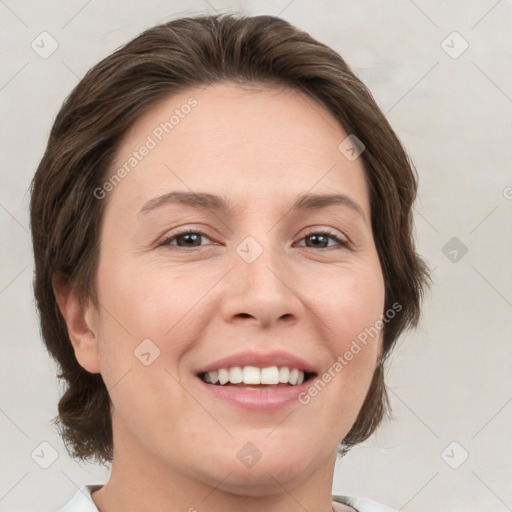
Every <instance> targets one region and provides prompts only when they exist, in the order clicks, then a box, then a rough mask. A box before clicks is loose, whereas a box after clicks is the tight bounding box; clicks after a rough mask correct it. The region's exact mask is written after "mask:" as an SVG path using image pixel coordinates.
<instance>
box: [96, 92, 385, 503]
mask: <svg viewBox="0 0 512 512" xmlns="http://www.w3.org/2000/svg"><path fill="white" fill-rule="evenodd" d="M172 115H174V117H171V116H172ZM165 123H167V124H165ZM346 137H347V133H345V132H344V130H343V129H342V128H341V127H340V126H339V124H338V123H337V122H336V120H335V119H334V118H333V117H332V116H331V115H330V114H329V113H328V112H327V111H326V110H325V109H324V108H323V107H322V106H321V105H319V104H317V103H316V102H314V101H313V100H312V99H310V98H307V97H305V96H302V95H300V94H299V93H297V92H294V91H291V90H278V89H266V88H263V87H261V88H257V89H256V88H252V89H251V90H249V89H248V88H240V87H237V86H235V85H230V84H216V85H213V86H210V87H207V88H201V89H193V90H192V89H191V90H189V91H187V92H185V93H182V94H179V95H174V96H172V97H170V98H168V99H166V100H165V101H163V102H161V103H160V104H158V105H157V106H155V107H154V108H152V110H150V111H149V112H147V113H146V114H145V115H144V116H143V117H142V118H140V119H139V120H138V122H137V123H136V124H135V125H134V126H133V127H132V129H131V131H130V132H129V133H128V134H127V135H126V137H125V138H124V140H123V143H122V145H121V147H120V149H119V152H118V156H117V160H116V162H115V165H114V166H113V168H112V173H115V172H117V177H118V178H119V179H114V180H111V181H110V182H108V183H107V185H106V186H105V187H104V190H107V191H108V193H107V194H106V197H105V198H103V199H102V198H101V197H102V195H103V193H102V192H101V191H98V190H97V191H96V195H97V196H98V197H99V199H98V200H103V201H106V209H105V212H104V217H103V224H102V229H101V249H100V258H99V266H98V271H97V276H96V289H97V294H98V300H99V304H100V306H99V307H98V309H96V308H93V307H92V306H90V307H89V309H88V310H87V322H88V324H89V326H90V327H91V329H92V331H94V333H95V340H96V343H97V345H96V349H97V365H98V370H99V371H101V374H102V377H103V379H104V381H105V383H106V386H107V388H108V389H109V392H110V395H111V399H112V402H113V405H114V407H113V425H114V443H115V451H117V453H120V452H121V451H122V450H125V451H128V450H129V451H130V454H131V455H130V456H131V460H132V463H136V461H138V462H139V463H140V464H142V463H147V462H148V461H151V463H152V464H153V465H154V467H159V468H166V469H167V470H169V471H173V470H174V471H176V472H179V473H180V474H182V475H186V476H188V477H190V478H193V479H195V480H197V481H200V482H203V483H205V484H208V485H213V486H215V487H217V486H219V482H220V481H222V484H221V485H220V486H219V487H218V488H219V489H224V490H228V491H230V492H235V493H240V494H242V493H245V494H248V495H251V494H252V495H257V494H259V493H260V492H271V491H272V490H273V489H277V488H278V487H277V485H276V481H278V482H279V484H280V485H282V486H284V487H285V488H286V487H287V486H292V485H295V484H297V483H298V482H300V481H303V480H305V479H307V478H308V477H311V476H312V475H313V474H315V472H319V471H321V470H322V468H325V467H327V466H329V468H330V470H331V471H332V469H333V464H334V460H335V455H336V448H337V445H338V443H339V442H340V441H341V440H342V439H343V437H344V436H345V435H346V434H347V432H348V431H349V430H350V428H351V426H352V425H353V423H354V421H355V419H356V417H357V414H358V412H359V409H360V408H361V406H362V403H363V400H364V398H365V395H366V392H367V390H368V387H369V385H370V381H371V378H372V374H373V371H374V368H375V365H376V361H377V358H378V355H379V350H380V343H381V340H380V336H379V335H378V334H377V335H374V336H373V337H372V336H368V338H367V342H366V343H365V344H364V345H363V344H362V343H360V342H359V343H358V344H359V347H360V350H359V351H358V352H357V353H355V350H354V349H353V347H354V344H353V342H354V340H357V337H358V336H359V335H360V334H361V333H362V332H364V331H365V329H368V328H370V327H372V326H374V325H375V324H376V322H378V320H379V318H380V315H381V314H382V313H383V308H384V283H383V277H382V271H381V267H380V264H379V258H378V254H377V251H376V248H375V245H374V240H373V237H372V230H371V225H370V203H369V194H368V188H367V184H366V181H365V175H364V169H363V163H362V161H361V158H357V159H356V160H353V161H352V160H350V159H348V158H346V156H345V155H344V154H343V153H342V152H341V151H340V150H339V149H338V146H339V145H340V143H341V142H342V141H343V140H344V139H345V138H346ZM143 147H146V150H144V149H141V148H143ZM134 151H135V152H136V154H134ZM130 159H131V160H130ZM123 165H124V166H125V167H124V169H125V172H122V171H118V170H119V169H121V168H123ZM176 193H181V194H182V195H181V196H179V195H178V194H176ZM184 194H187V195H184ZM193 194H203V195H202V196H195V197H194V196H193ZM205 194H208V195H209V196H205ZM210 195H211V196H210ZM304 195H309V196H307V197H306V199H304V198H303V199H302V201H301V200H300V199H301V198H302V197H303V196H304ZM317 195H318V196H332V195H338V196H339V197H338V199H337V200H333V199H329V200H318V199H317V200H316V201H314V200H312V196H317ZM212 196H215V197H213V198H212ZM308 198H309V200H308ZM184 233H185V234H184ZM187 233H188V234H187ZM351 347H352V357H351V358H350V359H349V358H348V357H346V356H345V354H346V353H347V352H350V351H351ZM226 358H229V359H228V360H227V359H226ZM340 358H341V359H340ZM341 361H343V362H341ZM336 362H338V364H337V365H336ZM250 366H253V367H256V368H258V369H261V368H272V367H276V368H277V370H276V369H271V370H263V371H261V370H256V372H255V371H254V368H253V369H252V370H251V369H249V370H247V369H245V370H244V368H245V367H250ZM237 367H238V368H241V369H242V370H241V371H240V370H237ZM283 367H288V368H289V370H291V375H290V378H291V381H292V383H291V384H290V381H289V379H288V380H287V371H286V370H281V368H283ZM221 368H222V369H227V371H226V372H219V373H218V374H217V375H215V371H216V370H220V369H221ZM230 368H231V369H232V370H231V371H230V370H229V369H230ZM233 368H234V369H233ZM294 368H295V371H294ZM296 370H301V371H305V379H306V380H305V381H304V382H303V383H302V384H300V379H301V377H300V375H301V374H300V372H297V371H296ZM206 371H212V372H213V373H212V374H209V376H208V377H206V376H205V375H204V374H203V373H201V372H206ZM226 374H229V376H230V377H231V378H232V379H233V383H228V384H224V385H221V384H220V383H219V382H218V383H217V384H213V383H206V382H204V379H206V380H208V378H210V380H212V379H213V380H215V378H216V377H217V378H219V377H222V379H224V378H225V376H226ZM240 374H242V377H243V376H245V378H246V379H249V380H244V381H242V383H238V384H237V383H236V381H237V380H238V381H239V380H240V378H241V377H240ZM276 375H277V377H276ZM295 375H297V376H298V377H297V378H298V379H299V380H298V381H295V377H294V376H295ZM326 375H327V377H326ZM329 375H330V378H329ZM261 376H264V377H263V378H264V382H274V383H275V379H276V378H277V379H279V378H282V380H285V381H286V382H283V383H280V384H279V385H275V384H274V385H269V384H260V385H257V384H254V385H249V384H248V382H252V381H250V379H251V378H254V379H258V378H261ZM267 378H268V379H269V380H266V379H267ZM294 381H295V385H294V384H293V382H294ZM319 381H322V383H323V386H322V385H320V384H319ZM254 382H256V381H254ZM297 382H299V384H297ZM315 383H316V384H317V385H316V392H315V391H311V392H310V390H311V389H312V388H313V387H314V386H315ZM116 456H117V455H116V452H115V454H114V457H116ZM119 457H121V455H119ZM114 460H116V459H115V458H114ZM228 474H229V478H226V476H227V475H228ZM270 475H271V476H270ZM224 479H225V480H224ZM280 489H281V490H282V488H280Z"/></svg>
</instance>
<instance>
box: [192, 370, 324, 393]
mask: <svg viewBox="0 0 512 512" xmlns="http://www.w3.org/2000/svg"><path fill="white" fill-rule="evenodd" d="M197 377H198V378H199V379H201V380H202V381H203V382H204V383H206V384H209V385H211V386H217V387H239V388H246V389H277V388H286V387H295V386H300V385H301V384H303V383H305V382H308V381H310V380H313V379H314V378H315V377H316V373H315V372H308V371H305V370H302V369H299V368H294V367H289V366H281V367H278V366H267V367H264V368H260V367H257V366H243V367H242V366H234V367H231V368H219V369H218V370H214V371H208V372H200V373H198V374H197Z"/></svg>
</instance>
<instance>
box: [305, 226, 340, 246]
mask: <svg viewBox="0 0 512 512" xmlns="http://www.w3.org/2000/svg"><path fill="white" fill-rule="evenodd" d="M329 238H330V239H332V240H334V241H335V242H336V244H337V245H338V246H339V248H348V247H349V246H350V244H349V242H348V241H347V240H344V239H342V238H340V237H339V236H338V235H337V234H336V233H333V232H332V231H329V230H327V229H321V230H318V231H312V232H310V233H308V234H307V235H306V236H305V237H304V238H302V239H301V240H310V241H311V242H312V245H307V243H306V247H308V248H311V249H327V248H329V247H331V248H332V247H333V246H332V245H331V246H329ZM326 244H327V245H326ZM336 244H334V245H336ZM303 247H304V246H303Z"/></svg>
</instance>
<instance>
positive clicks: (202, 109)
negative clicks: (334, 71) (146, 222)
mask: <svg viewBox="0 0 512 512" xmlns="http://www.w3.org/2000/svg"><path fill="white" fill-rule="evenodd" d="M346 137H347V133H346V132H345V130H344V129H343V127H342V126H341V125H340V124H339V123H338V121H337V120H336V119H335V118H334V117H333V116H332V114H331V113H330V112H329V111H327V110H326V109H325V108H324V107H323V106H322V105H320V104H319V103H318V102H316V101H315V100H313V99H312V98H310V97H308V96H306V95H304V94H302V93H300V92H297V91H295V90H292V89H288V88H274V87H272V88H269V87H263V86H257V87H251V88H247V87H245V86H244V87H241V86H238V85H234V84H229V83H218V84H214V85H210V86H207V87H202V88H195V89H190V90H187V91H184V92H180V93H178V94H173V95H172V96H169V97H167V98H165V99H164V100H162V101H160V102H159V103H158V104H156V105H154V106H153V107H152V108H151V109H150V110H149V111H148V112H146V113H145V114H144V115H143V116H142V117H141V118H139V119H138V120H137V121H136V122H135V123H134V125H133V126H132V127H131V129H130V130H129V131H128V132H127V133H126V135H125V137H124V138H123V140H122V142H121V144H120V147H119V149H118V152H117V157H116V160H115V162H114V165H113V166H112V168H111V170H110V175H112V174H113V173H116V172H117V171H118V170H119V169H120V168H122V167H124V168H125V171H127V172H123V173H121V174H123V178H122V179H121V180H117V181H118V182H116V185H115V188H114V190H113V191H112V192H110V195H111V196H110V200H109V202H113V203H114V205H115V204H116V203H119V202H124V203H125V204H128V203H129V204H131V205H133V206H136V205H139V206H140V205H141V204H142V203H143V202H145V201H147V200H148V199H150V198H151V197H153V196H158V195H161V194H164V193H168V192H170V191H171V190H182V191H189V192H190V191H200V192H211V193H217V194H219V195H223V196H225V197H234V198H237V197H238V198H239V199H240V200H241V201H246V200H248V199H250V198H249V197H248V194H249V195H250V196H251V198H252V199H257V200H260V201H265V202H266V201H268V202H272V200H276V199H277V197H281V196H282V194H283V193H286V192H287V191H289V192H290V194H291V195H292V196H297V195H299V194H303V193H304V192H311V193H316V192H346V193H350V194H351V195H352V196H354V199H357V201H358V203H359V204H360V205H361V207H362V208H363V210H364V211H365V213H366V214H367V215H368V216H369V200H368V195H367V187H366V180H365V175H364V168H363V164H362V160H361V158H358V159H357V160H355V161H350V160H348V159H347V158H346V157H345V156H344V154H343V153H342V152H340V150H339V148H338V147H339V145H340V143H341V142H342V141H343V140H344V139H345V138H346ZM142 153H144V154H143V155H142ZM275 192H279V195H278V196H276V195H275ZM234 201H235V202H236V199H234Z"/></svg>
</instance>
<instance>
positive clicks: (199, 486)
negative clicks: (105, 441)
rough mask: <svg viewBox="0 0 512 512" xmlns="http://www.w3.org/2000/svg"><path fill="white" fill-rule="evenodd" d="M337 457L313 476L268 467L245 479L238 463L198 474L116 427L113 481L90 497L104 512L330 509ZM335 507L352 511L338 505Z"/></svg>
mask: <svg viewBox="0 0 512 512" xmlns="http://www.w3.org/2000/svg"><path fill="white" fill-rule="evenodd" d="M123 434H124V435H123ZM335 461H336V452H334V453H333V454H332V455H331V456H329V457H328V458H327V459H326V460H324V461H323V463H322V464H320V465H318V467H317V468H316V469H315V470H313V471H312V472H311V473H310V474H304V472H303V471H301V468H287V471H286V472H276V471H274V472H273V471H272V469H271V468H266V471H264V474H263V473H262V472H261V471H260V473H259V475H260V476H257V477H256V478H252V479H251V480H249V479H247V478H246V479H245V481H244V480H243V479H242V480H241V479H240V478H237V477H236V472H237V471H238V470H239V469H240V468H239V467H238V466H236V467H235V468H233V472H231V471H227V472H226V474H222V475H220V474H218V475H217V474H215V469H216V468H210V469H211V471H210V473H207V472H206V470H205V469H204V468H203V472H202V473H201V474H198V473H199V472H197V473H194V470H193V468H190V469H189V468H184V467H183V465H180V466H178V467H176V466H174V465H173V463H172V462H171V461H168V460H163V459H162V458H161V457H159V456H158V454H154V453H151V452H149V453H148V451H147V450H146V449H145V448H144V447H143V446H141V445H140V443H138V442H136V440H135V439H133V438H132V437H130V436H129V435H126V432H122V430H121V428H120V426H119V425H117V426H116V428H115V429H114V461H113V464H112V472H111V475H110V479H109V481H108V482H107V483H106V484H105V485H104V486H103V487H102V488H101V489H99V490H98V491H95V492H94V493H92V498H93V501H94V503H95V504H96V506H97V508H98V510H99V511H100V512H139V511H140V510H165V511H167V512H178V511H179V512H183V511H188V512H198V511H199V512H200V511H202V510H208V512H221V511H222V512H235V511H236V512H238V511H239V510H245V511H247V512H273V511H276V512H277V511H279V512H303V511H304V510H308V511H310V512H313V511H315V512H331V511H332V510H334V509H333V506H332V478H333V472H334V464H335ZM292 469H293V470H292ZM187 471H190V473H187ZM241 482H242V483H241ZM336 510H352V509H349V508H345V507H344V506H341V505H340V506H337V507H336Z"/></svg>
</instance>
